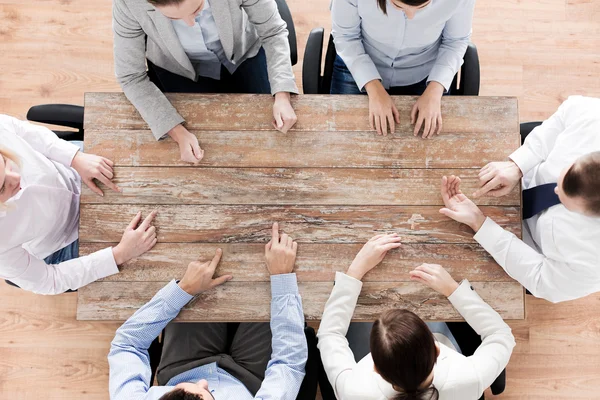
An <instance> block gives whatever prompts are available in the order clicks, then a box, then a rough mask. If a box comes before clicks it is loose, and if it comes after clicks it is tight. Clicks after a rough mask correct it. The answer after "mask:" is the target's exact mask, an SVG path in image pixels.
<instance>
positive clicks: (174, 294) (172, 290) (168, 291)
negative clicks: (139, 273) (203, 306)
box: [161, 279, 194, 310]
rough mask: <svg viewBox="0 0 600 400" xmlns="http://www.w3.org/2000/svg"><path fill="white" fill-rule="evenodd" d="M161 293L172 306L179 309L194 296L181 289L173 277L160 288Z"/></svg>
mask: <svg viewBox="0 0 600 400" xmlns="http://www.w3.org/2000/svg"><path fill="white" fill-rule="evenodd" d="M161 295H162V297H163V298H164V299H165V301H166V302H167V303H169V304H170V305H171V306H172V307H173V308H175V309H177V310H181V309H182V308H183V307H184V306H185V305H186V304H187V303H189V302H190V301H191V300H192V299H193V298H194V296H192V295H191V294H189V293H188V292H186V291H185V290H183V289H182V288H181V287H180V286H179V285H178V284H177V282H175V279H173V280H172V281H171V282H169V283H168V284H167V286H165V287H164V288H163V289H162V290H161Z"/></svg>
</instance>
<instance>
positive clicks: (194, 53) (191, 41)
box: [171, 0, 237, 80]
mask: <svg viewBox="0 0 600 400" xmlns="http://www.w3.org/2000/svg"><path fill="white" fill-rule="evenodd" d="M171 23H172V24H173V29H174V30H175V33H176V34H177V37H178V38H179V42H181V47H183V50H184V51H185V53H186V54H187V56H188V58H189V59H190V61H191V62H192V65H193V66H194V68H195V69H196V74H197V76H203V77H206V78H212V79H217V80H219V79H221V65H223V66H225V68H227V70H228V71H229V73H231V74H233V73H234V72H235V70H236V69H237V65H235V64H233V63H232V62H231V61H229V60H228V59H227V57H226V56H225V51H224V50H223V45H222V44H221V39H220V38H219V31H218V30H217V24H216V22H215V19H214V17H213V15H212V11H211V9H210V3H209V2H208V0H205V2H204V7H203V8H202V11H200V13H198V15H197V16H196V23H195V24H194V26H188V25H187V24H186V23H185V22H184V21H182V20H172V21H171Z"/></svg>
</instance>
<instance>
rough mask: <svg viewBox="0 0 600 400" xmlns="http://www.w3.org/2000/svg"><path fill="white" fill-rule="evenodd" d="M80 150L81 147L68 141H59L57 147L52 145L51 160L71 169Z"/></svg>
mask: <svg viewBox="0 0 600 400" xmlns="http://www.w3.org/2000/svg"><path fill="white" fill-rule="evenodd" d="M79 150H80V148H79V146H77V145H74V144H73V143H69V142H67V141H66V140H62V139H59V142H58V143H57V144H56V145H54V144H53V145H52V153H51V155H50V157H49V158H51V159H53V160H54V161H56V162H57V163H60V164H62V165H64V166H65V167H71V163H72V162H73V158H75V154H77V152H78V151H79Z"/></svg>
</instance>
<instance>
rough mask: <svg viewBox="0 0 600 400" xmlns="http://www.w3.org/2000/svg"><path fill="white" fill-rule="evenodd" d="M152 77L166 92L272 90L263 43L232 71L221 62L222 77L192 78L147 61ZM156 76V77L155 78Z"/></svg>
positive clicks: (257, 91) (255, 91) (269, 91)
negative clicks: (254, 54)
mask: <svg viewBox="0 0 600 400" xmlns="http://www.w3.org/2000/svg"><path fill="white" fill-rule="evenodd" d="M148 69H152V71H153V72H154V73H155V76H156V78H154V77H153V74H150V73H149V76H150V80H152V82H154V84H155V85H156V86H157V87H158V88H159V89H160V90H161V91H162V92H165V93H264V94H271V84H270V83H269V75H268V73H267V56H266V54H265V50H264V49H263V48H262V47H261V48H260V50H259V51H258V54H256V56H254V57H252V58H249V59H247V60H246V61H244V62H243V63H241V64H240V65H239V66H238V68H237V69H236V70H235V72H234V73H233V74H230V73H229V71H228V70H227V68H225V67H224V66H221V79H212V78H206V77H203V76H200V77H198V80H197V81H193V80H191V79H188V78H186V77H184V76H181V75H177V74H174V73H172V72H170V71H167V70H166V69H163V68H160V67H157V66H156V65H154V64H152V63H151V62H150V61H148ZM153 78H154V79H153Z"/></svg>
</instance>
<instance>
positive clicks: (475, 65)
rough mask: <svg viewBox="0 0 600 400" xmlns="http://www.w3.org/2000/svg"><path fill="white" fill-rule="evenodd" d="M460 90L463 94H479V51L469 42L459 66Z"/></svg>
mask: <svg viewBox="0 0 600 400" xmlns="http://www.w3.org/2000/svg"><path fill="white" fill-rule="evenodd" d="M460 76H461V82H460V86H461V92H462V94H463V95H464V96H479V86H480V83H481V71H480V69H479V53H478V52H477V46H475V44H473V43H469V46H468V47H467V51H466V53H465V57H464V63H463V66H462V68H461V74H460Z"/></svg>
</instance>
